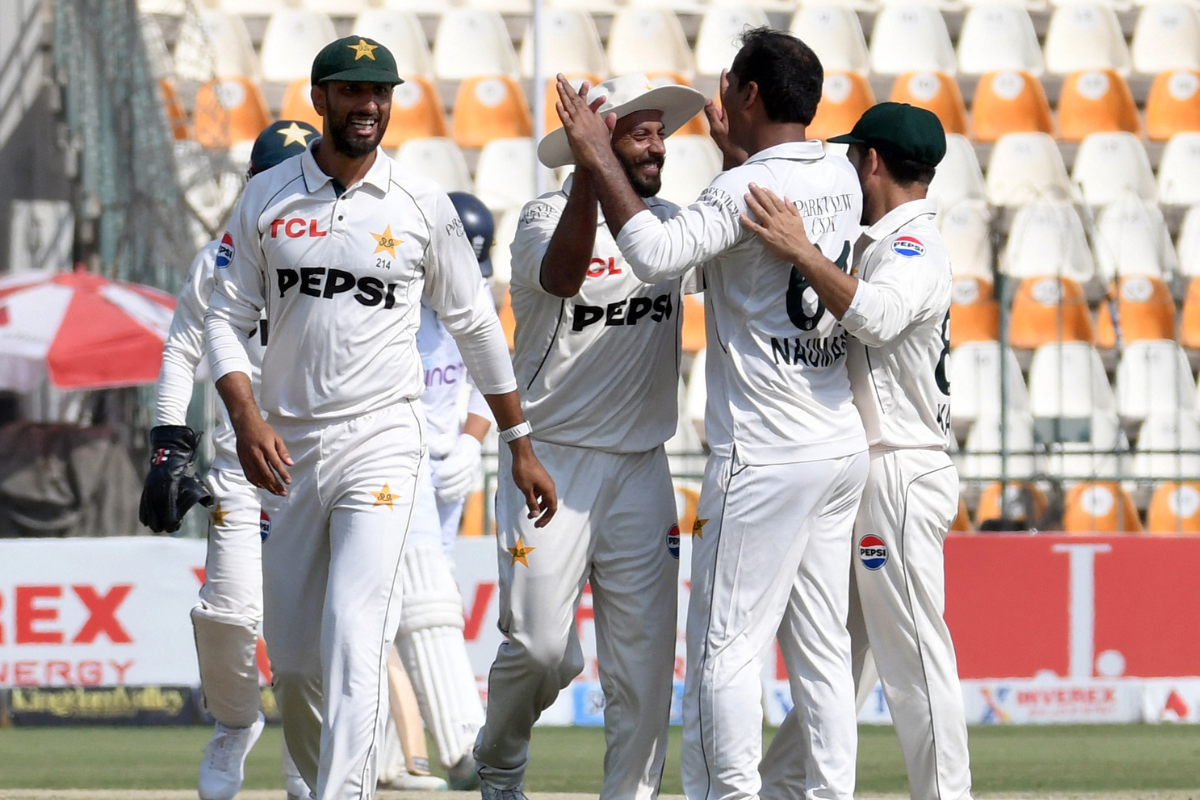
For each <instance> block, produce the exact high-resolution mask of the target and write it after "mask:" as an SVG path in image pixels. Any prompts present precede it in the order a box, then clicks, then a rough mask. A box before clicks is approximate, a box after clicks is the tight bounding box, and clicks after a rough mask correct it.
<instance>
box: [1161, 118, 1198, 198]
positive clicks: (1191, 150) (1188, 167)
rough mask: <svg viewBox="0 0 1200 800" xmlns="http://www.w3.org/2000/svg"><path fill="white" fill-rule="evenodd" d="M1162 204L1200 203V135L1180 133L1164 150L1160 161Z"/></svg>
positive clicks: (1172, 138)
mask: <svg viewBox="0 0 1200 800" xmlns="http://www.w3.org/2000/svg"><path fill="white" fill-rule="evenodd" d="M1158 201H1159V202H1160V203H1164V204H1168V205H1182V206H1192V205H1197V204H1200V133H1180V134H1176V135H1175V136H1173V137H1171V141H1169V142H1167V146H1166V147H1165V148H1163V154H1162V159H1161V160H1160V161H1159V162H1158Z"/></svg>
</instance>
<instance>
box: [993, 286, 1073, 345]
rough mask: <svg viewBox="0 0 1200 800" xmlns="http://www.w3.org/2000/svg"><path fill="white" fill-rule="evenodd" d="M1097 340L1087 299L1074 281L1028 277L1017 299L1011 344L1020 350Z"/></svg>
mask: <svg viewBox="0 0 1200 800" xmlns="http://www.w3.org/2000/svg"><path fill="white" fill-rule="evenodd" d="M1093 338H1094V332H1093V330H1092V318H1091V314H1090V313H1089V312H1088V304H1087V297H1085V296H1084V293H1083V289H1082V288H1080V286H1079V284H1078V283H1076V282H1075V281H1073V280H1071V279H1070V278H1051V277H1041V278H1027V279H1026V280H1024V281H1022V282H1021V287H1020V288H1019V289H1018V290H1017V294H1016V297H1014V298H1013V304H1012V314H1011V317H1010V320H1009V329H1008V341H1009V343H1010V344H1011V345H1012V346H1013V347H1015V348H1017V349H1019V350H1035V349H1037V348H1039V347H1041V346H1042V345H1046V344H1050V343H1052V342H1086V343H1089V344H1090V343H1091V342H1092V340H1093Z"/></svg>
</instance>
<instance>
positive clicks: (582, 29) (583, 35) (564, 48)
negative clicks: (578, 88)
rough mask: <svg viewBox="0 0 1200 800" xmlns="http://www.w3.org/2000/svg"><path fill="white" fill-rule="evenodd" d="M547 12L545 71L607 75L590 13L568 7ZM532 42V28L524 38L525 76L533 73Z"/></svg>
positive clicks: (530, 75)
mask: <svg viewBox="0 0 1200 800" xmlns="http://www.w3.org/2000/svg"><path fill="white" fill-rule="evenodd" d="M544 13H545V17H544V20H543V22H542V24H543V26H544V29H545V31H546V35H545V36H544V37H543V38H542V59H543V61H542V74H543V75H555V74H557V73H560V72H561V73H563V74H564V75H594V76H596V77H597V78H600V79H601V80H603V79H604V78H605V77H606V76H607V75H608V58H607V56H605V55H604V48H603V46H601V44H600V34H598V33H597V32H596V23H594V22H593V21H592V17H591V15H590V14H588V13H587V12H586V11H581V10H579V9H567V8H550V9H546V11H545V12H544ZM533 45H534V37H533V35H532V29H530V30H528V31H527V32H526V35H525V39H524V40H523V41H522V42H521V74H522V75H523V76H524V77H526V78H530V77H533ZM556 99H557V98H556ZM551 109H553V103H552V104H551Z"/></svg>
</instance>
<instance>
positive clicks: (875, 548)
mask: <svg viewBox="0 0 1200 800" xmlns="http://www.w3.org/2000/svg"><path fill="white" fill-rule="evenodd" d="M858 558H859V560H860V561H862V563H863V566H864V567H866V568H867V569H869V570H872V571H873V570H877V569H882V568H883V565H884V564H886V563H887V560H888V551H887V545H886V544H884V542H883V539H880V538H879V537H878V536H876V535H875V534H873V533H868V534H867V535H866V536H864V537H862V538H861V539H859V540H858Z"/></svg>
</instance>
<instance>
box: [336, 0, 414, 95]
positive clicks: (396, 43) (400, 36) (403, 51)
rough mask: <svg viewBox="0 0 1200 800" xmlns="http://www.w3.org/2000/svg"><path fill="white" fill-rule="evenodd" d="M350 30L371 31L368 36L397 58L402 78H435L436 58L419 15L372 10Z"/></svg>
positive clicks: (356, 19) (361, 17) (360, 17)
mask: <svg viewBox="0 0 1200 800" xmlns="http://www.w3.org/2000/svg"><path fill="white" fill-rule="evenodd" d="M336 2H339V3H340V2H341V0H336ZM350 29H351V30H353V31H364V32H365V31H369V33H365V34H364V35H366V36H369V37H371V38H372V39H374V40H375V41H377V42H379V43H380V44H381V45H383V46H384V47H386V48H387V49H388V50H390V51H391V53H392V56H393V57H394V58H395V59H396V71H397V72H399V73H400V74H401V75H402V76H403V75H420V76H422V77H425V78H431V77H433V56H432V55H431V54H430V52H429V44H428V43H427V42H426V41H425V30H424V28H422V27H421V21H420V20H419V19H417V15H416V14H414V13H412V12H410V11H397V10H395V9H390V8H368V9H364V10H363V11H362V12H361V13H360V14H359V15H358V16H357V17H355V18H354V22H353V24H352V25H351V26H350Z"/></svg>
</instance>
